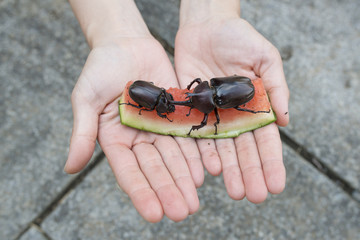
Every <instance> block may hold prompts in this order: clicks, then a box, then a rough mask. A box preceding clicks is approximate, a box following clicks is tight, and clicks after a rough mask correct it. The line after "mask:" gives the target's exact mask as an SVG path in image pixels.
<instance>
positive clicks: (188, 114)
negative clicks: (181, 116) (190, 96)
mask: <svg viewBox="0 0 360 240" xmlns="http://www.w3.org/2000/svg"><path fill="white" fill-rule="evenodd" d="M193 108H194V107H190V109H189V112H188V114H186V116H187V117H188V116H190V113H191V109H193Z"/></svg>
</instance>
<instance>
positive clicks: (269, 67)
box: [260, 47, 289, 127]
mask: <svg viewBox="0 0 360 240" xmlns="http://www.w3.org/2000/svg"><path fill="white" fill-rule="evenodd" d="M274 48H275V47H274ZM274 50H276V49H274ZM262 68H263V69H265V71H262V69H260V76H261V78H262V80H263V82H264V86H265V89H266V90H267V92H268V94H269V98H270V101H271V105H272V107H273V109H274V111H275V113H276V117H277V121H276V123H277V124H278V125H279V126H283V127H284V126H286V125H287V124H288V123H289V88H288V86H287V83H286V80H285V75H284V70H283V64H282V60H281V56H280V54H279V52H278V51H277V50H276V51H273V52H272V55H271V56H268V60H265V62H264V63H263V64H262Z"/></svg>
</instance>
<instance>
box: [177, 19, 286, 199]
mask: <svg viewBox="0 0 360 240" xmlns="http://www.w3.org/2000/svg"><path fill="white" fill-rule="evenodd" d="M175 68H176V73H177V76H178V80H179V83H180V85H181V87H183V88H184V87H186V86H187V84H188V83H189V82H190V81H191V80H193V79H194V78H197V77H200V78H201V79H202V80H209V79H211V78H213V77H221V76H232V75H234V74H236V75H240V76H247V77H249V78H251V79H255V78H258V77H261V78H262V80H263V82H264V85H265V88H266V90H267V92H268V94H269V97H270V100H271V104H272V107H273V109H274V111H275V113H276V115H277V118H278V119H277V122H276V123H277V124H278V125H280V126H286V125H287V123H288V121H289V114H288V98H289V91H288V87H287V84H286V81H285V77H284V73H283V67H282V60H281V57H280V54H279V52H278V51H277V49H276V48H275V47H274V46H273V45H272V44H271V43H270V42H268V41H267V40H266V39H265V38H264V37H263V36H262V35H261V34H259V33H258V32H257V31H256V30H255V29H254V28H253V27H252V26H251V25H250V24H249V23H248V22H246V21H245V20H243V19H240V18H236V17H235V18H234V17H231V18H226V17H222V16H219V17H218V18H216V17H215V18H212V19H206V21H198V22H196V21H195V22H188V23H186V24H183V25H182V26H181V27H180V29H179V31H178V33H177V36H176V42H175ZM197 143H198V146H199V150H200V152H201V155H202V159H203V161H204V165H205V167H206V169H207V170H208V171H209V172H210V173H211V174H213V175H218V174H220V173H221V171H222V172H223V177H224V182H225V186H226V189H227V191H228V194H229V195H230V197H232V198H233V199H242V198H244V197H245V196H246V198H247V199H248V200H249V201H251V202H254V203H260V202H262V201H264V200H265V199H266V197H267V194H268V192H270V193H273V194H277V193H280V192H282V191H283V189H284V187H285V178H286V177H285V167H284V164H283V158H282V145H281V140H280V135H279V131H278V128H277V126H276V124H275V123H273V124H270V125H268V126H266V127H263V128H260V129H257V130H255V131H252V132H247V133H244V134H242V135H240V136H239V137H236V138H231V139H219V140H215V141H210V140H198V141H197Z"/></svg>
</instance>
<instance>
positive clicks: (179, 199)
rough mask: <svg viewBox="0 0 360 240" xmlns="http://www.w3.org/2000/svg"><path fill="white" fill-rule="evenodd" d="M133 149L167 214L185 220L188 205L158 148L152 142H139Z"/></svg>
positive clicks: (177, 219) (171, 217)
mask: <svg viewBox="0 0 360 240" xmlns="http://www.w3.org/2000/svg"><path fill="white" fill-rule="evenodd" d="M133 151H134V153H135V156H136V158H137V160H138V162H139V165H140V168H141V170H142V172H143V173H144V175H145V176H146V178H147V180H148V182H149V183H150V185H151V187H152V189H153V190H154V191H155V193H156V195H157V196H158V198H159V200H160V202H161V205H162V207H163V210H164V213H165V215H166V216H167V217H168V218H169V219H171V220H173V221H181V220H184V219H185V218H186V217H187V216H188V214H189V209H188V206H187V204H186V201H185V199H184V198H183V196H182V194H181V192H180V191H179V189H178V188H177V186H176V185H175V183H174V181H173V179H172V177H171V175H170V173H169V171H168V170H167V168H166V167H165V166H164V163H163V161H162V158H161V156H160V154H159V152H158V151H157V149H156V148H155V147H154V145H152V144H148V143H139V144H136V145H135V146H134V147H133Z"/></svg>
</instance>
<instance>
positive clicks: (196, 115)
mask: <svg viewBox="0 0 360 240" xmlns="http://www.w3.org/2000/svg"><path fill="white" fill-rule="evenodd" d="M252 83H253V84H254V87H255V95H254V97H253V99H251V100H250V101H249V102H248V103H246V104H245V105H242V106H241V108H246V109H250V110H253V111H268V110H269V109H270V110H271V111H270V112H269V113H256V114H254V113H249V112H243V111H238V110H236V109H234V108H230V109H218V113H219V116H220V123H219V124H218V129H217V135H215V134H214V133H215V127H214V123H215V122H216V117H215V114H214V112H212V113H210V114H209V117H208V122H207V125H206V126H204V127H203V128H201V129H199V130H194V131H192V132H191V134H190V136H188V135H187V134H188V132H189V131H190V129H191V127H192V126H193V125H200V123H201V121H202V120H203V118H204V113H202V112H200V111H199V110H197V109H192V110H191V114H190V116H186V115H187V114H188V113H189V109H190V108H189V107H187V106H177V105H176V106H175V112H173V113H169V114H167V117H168V118H169V119H171V120H172V122H170V121H169V120H168V119H166V118H161V117H159V116H158V115H157V113H156V110H154V111H142V112H141V115H139V109H138V108H135V107H132V106H130V105H126V104H120V105H119V110H120V119H121V123H122V124H123V125H126V126H129V127H133V128H137V129H140V130H144V131H149V132H154V133H159V134H163V135H173V136H181V137H194V138H227V137H236V136H238V135H240V134H241V133H244V132H247V131H251V130H254V129H257V128H260V127H263V126H265V125H268V124H270V123H272V122H274V121H276V116H275V114H274V112H273V111H272V109H271V105H270V102H269V99H268V96H267V94H266V91H265V88H264V85H263V83H262V80H261V79H260V78H258V79H255V80H253V81H252ZM131 84H132V82H128V84H127V85H126V87H125V90H124V92H123V95H122V97H121V99H120V101H119V103H128V102H130V103H132V104H135V105H138V104H136V103H135V102H134V101H133V100H132V99H131V98H130V96H129V93H128V90H129V87H130V85H131ZM166 91H167V92H168V93H170V94H171V95H172V96H173V97H174V100H175V101H185V100H187V99H185V97H186V94H185V93H186V92H189V90H187V89H178V88H169V89H168V90H166Z"/></svg>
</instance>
